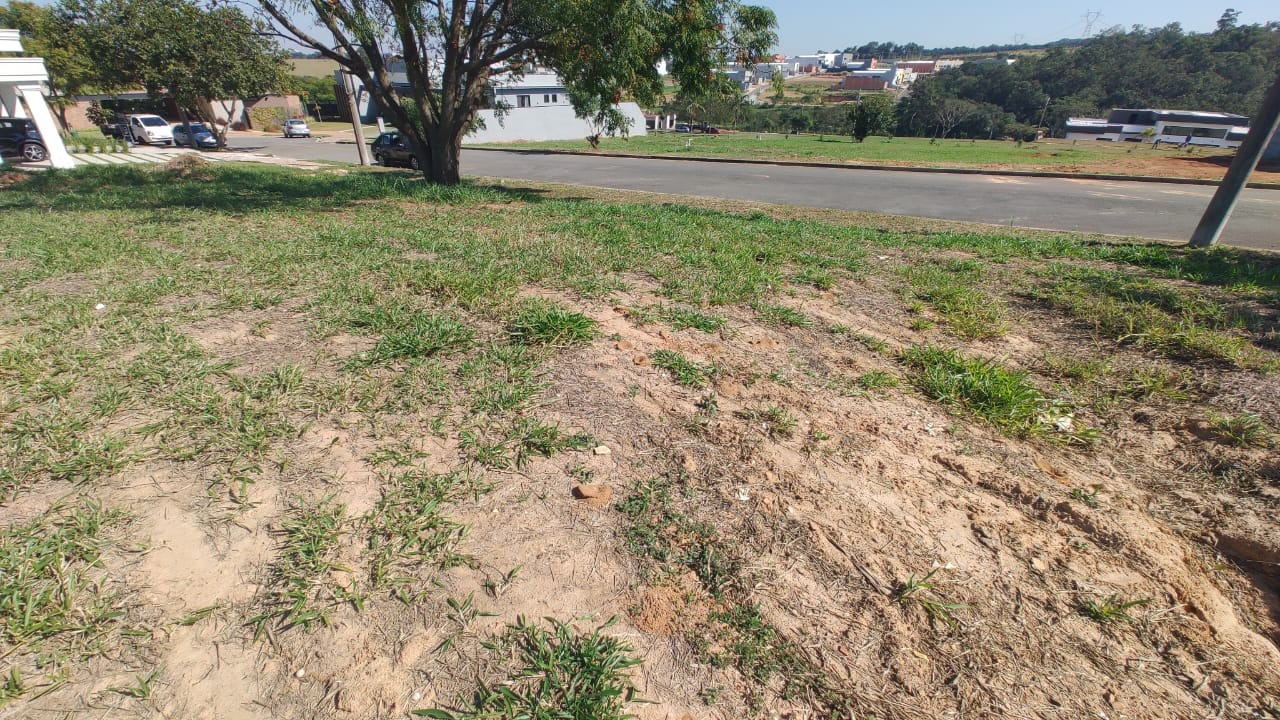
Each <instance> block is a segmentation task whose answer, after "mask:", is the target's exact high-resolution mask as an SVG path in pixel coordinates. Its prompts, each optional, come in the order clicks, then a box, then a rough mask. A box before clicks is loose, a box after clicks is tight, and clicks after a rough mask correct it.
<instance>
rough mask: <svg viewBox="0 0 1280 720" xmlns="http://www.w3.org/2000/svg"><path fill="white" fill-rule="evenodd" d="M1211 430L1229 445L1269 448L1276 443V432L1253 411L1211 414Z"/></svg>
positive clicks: (1216, 436)
mask: <svg viewBox="0 0 1280 720" xmlns="http://www.w3.org/2000/svg"><path fill="white" fill-rule="evenodd" d="M1209 432H1211V433H1213V436H1214V437H1215V438H1217V439H1218V440H1220V441H1222V442H1224V443H1227V444H1229V445H1240V446H1243V447H1260V448H1269V447H1271V446H1273V445H1274V444H1275V434H1274V433H1272V432H1271V428H1269V427H1267V424H1266V422H1265V421H1263V419H1262V418H1260V417H1258V416H1257V415H1255V414H1253V413H1241V414H1239V415H1211V416H1210V417H1209Z"/></svg>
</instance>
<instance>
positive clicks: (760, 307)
mask: <svg viewBox="0 0 1280 720" xmlns="http://www.w3.org/2000/svg"><path fill="white" fill-rule="evenodd" d="M751 307H753V308H754V309H755V311H756V314H757V315H759V316H760V320H761V321H762V322H764V323H765V324H766V325H777V326H780V327H809V326H810V325H812V324H813V321H812V320H810V319H809V316H807V315H805V314H804V313H802V312H800V311H799V310H795V309H793V308H789V307H787V306H786V305H775V304H772V303H766V302H757V303H755V304H754V305H752V306H751Z"/></svg>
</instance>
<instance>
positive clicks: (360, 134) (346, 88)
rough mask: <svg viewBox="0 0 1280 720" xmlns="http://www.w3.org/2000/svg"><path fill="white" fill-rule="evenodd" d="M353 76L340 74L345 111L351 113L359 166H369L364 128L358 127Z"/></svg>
mask: <svg viewBox="0 0 1280 720" xmlns="http://www.w3.org/2000/svg"><path fill="white" fill-rule="evenodd" d="M355 80H356V79H355V76H354V75H352V74H351V73H349V72H344V73H342V90H343V94H344V95H346V96H347V111H348V112H350V113H351V129H352V130H353V131H354V132H355V135H356V152H357V153H358V154H359V155H360V164H361V165H369V164H371V163H370V162H369V148H367V147H365V146H364V128H363V127H361V126H360V105H359V103H358V102H356V82H355Z"/></svg>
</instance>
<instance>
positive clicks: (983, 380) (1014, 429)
mask: <svg viewBox="0 0 1280 720" xmlns="http://www.w3.org/2000/svg"><path fill="white" fill-rule="evenodd" d="M902 361H903V362H904V363H905V364H906V365H907V366H908V367H909V368H911V369H912V370H913V371H914V373H915V374H914V377H913V380H914V381H915V384H916V386H917V387H919V388H920V390H921V391H922V392H923V393H924V394H925V395H928V396H929V397H930V398H933V399H934V400H937V401H939V402H942V403H945V404H947V405H953V406H955V407H958V408H961V409H963V410H965V411H966V412H970V413H973V414H974V415H977V416H978V417H980V418H982V419H984V420H986V421H987V422H990V423H991V424H992V425H995V426H996V427H998V428H1000V429H1001V430H1003V431H1005V432H1007V433H1010V434H1012V435H1015V436H1018V437H1022V436H1026V435H1032V434H1037V433H1041V432H1044V431H1046V430H1048V428H1049V420H1048V419H1047V418H1046V417H1045V414H1046V413H1047V412H1048V411H1049V410H1050V407H1051V405H1050V403H1049V401H1048V400H1047V399H1046V398H1045V397H1044V395H1042V394H1041V392H1040V391H1039V390H1038V389H1036V387H1035V386H1034V385H1032V384H1031V382H1030V380H1029V379H1028V374H1027V373H1026V372H1025V371H1022V370H1010V369H1008V368H1006V367H1004V366H1003V365H1001V364H1000V363H999V362H997V361H995V360H989V359H986V358H969V357H965V356H963V355H961V354H960V353H958V352H956V351H955V350H948V349H944V348H938V347H930V346H923V347H912V348H909V349H908V350H906V351H905V352H903V353H902Z"/></svg>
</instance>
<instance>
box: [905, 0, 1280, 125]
mask: <svg viewBox="0 0 1280 720" xmlns="http://www.w3.org/2000/svg"><path fill="white" fill-rule="evenodd" d="M1238 19H1239V13H1237V12H1236V11H1234V10H1228V11H1226V12H1225V13H1223V15H1222V17H1221V19H1219V20H1218V25H1217V28H1216V29H1215V30H1214V31H1213V32H1209V33H1187V32H1184V31H1183V29H1182V27H1181V26H1180V25H1178V24H1177V23H1173V24H1170V25H1165V26H1164V27H1161V28H1155V29H1147V28H1144V27H1141V26H1135V27H1134V28H1132V29H1131V30H1129V31H1127V32H1125V31H1122V30H1111V31H1108V32H1105V33H1103V34H1102V35H1100V36H1098V37H1096V38H1093V39H1091V40H1089V42H1087V43H1086V44H1084V45H1082V46H1080V47H1075V48H1072V47H1065V46H1062V47H1054V48H1050V49H1049V50H1048V51H1047V52H1045V53H1044V54H1043V55H1041V56H1038V57H1037V56H1030V57H1022V58H1019V59H1018V61H1017V62H1016V63H1014V64H1013V65H1007V64H1005V63H981V64H979V63H966V64H964V65H962V66H960V67H958V68H954V69H951V70H945V71H943V72H941V73H938V74H937V75H935V76H932V77H926V78H921V79H920V80H917V81H916V82H915V83H914V84H913V85H912V87H911V91H910V93H909V94H908V95H906V96H905V97H903V98H902V100H901V101H900V102H899V103H898V106H897V116H898V126H897V132H898V134H900V135H922V136H937V137H967V138H974V137H976V138H986V137H1003V136H1008V135H1014V136H1019V135H1023V134H1026V133H1027V132H1028V129H1029V128H1034V127H1037V126H1043V127H1045V128H1047V129H1048V130H1049V131H1050V132H1052V133H1059V132H1061V130H1062V127H1063V125H1064V123H1065V122H1066V120H1067V118H1068V117H1070V116H1094V117H1096V116H1103V115H1105V113H1106V112H1107V111H1109V110H1110V109H1111V108H1116V107H1139V108H1140V107H1161V108H1173V109H1184V110H1210V111H1217V112H1231V113H1238V114H1241V115H1252V114H1253V113H1255V112H1257V109H1258V107H1259V105H1260V103H1261V101H1262V95H1263V93H1264V92H1265V91H1266V89H1267V87H1269V86H1270V84H1271V82H1272V81H1273V80H1274V78H1275V77H1276V74H1277V72H1280V23H1277V22H1269V23H1267V24H1265V25H1241V24H1239V22H1238Z"/></svg>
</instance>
